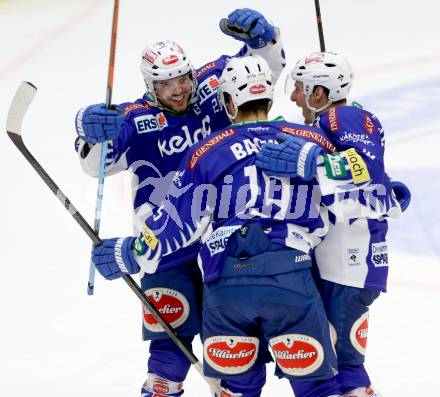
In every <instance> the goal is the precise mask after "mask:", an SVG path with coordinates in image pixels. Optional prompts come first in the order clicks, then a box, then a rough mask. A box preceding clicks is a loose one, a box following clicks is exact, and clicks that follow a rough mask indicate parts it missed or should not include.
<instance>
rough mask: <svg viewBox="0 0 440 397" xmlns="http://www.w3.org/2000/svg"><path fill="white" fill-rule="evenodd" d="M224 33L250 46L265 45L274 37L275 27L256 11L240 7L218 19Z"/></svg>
mask: <svg viewBox="0 0 440 397" xmlns="http://www.w3.org/2000/svg"><path fill="white" fill-rule="evenodd" d="M220 29H221V31H222V32H223V33H224V34H227V35H228V36H232V37H233V38H234V39H236V40H240V41H244V42H245V43H246V44H247V45H248V46H249V47H251V48H261V47H265V46H266V45H267V44H269V43H271V42H273V41H274V40H275V37H276V32H275V27H274V26H273V25H271V24H270V23H269V22H268V21H267V19H266V18H265V17H264V16H263V15H262V14H260V13H259V12H258V11H255V10H251V9H249V8H240V9H238V10H235V11H234V12H232V13H231V14H229V16H228V18H223V19H221V20H220Z"/></svg>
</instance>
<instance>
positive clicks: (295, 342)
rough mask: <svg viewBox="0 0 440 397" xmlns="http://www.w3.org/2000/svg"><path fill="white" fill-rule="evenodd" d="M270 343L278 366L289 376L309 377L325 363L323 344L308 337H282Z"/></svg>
mask: <svg viewBox="0 0 440 397" xmlns="http://www.w3.org/2000/svg"><path fill="white" fill-rule="evenodd" d="M269 343H270V347H271V348H272V352H273V354H274V356H275V360H276V362H277V364H278V365H279V366H280V368H281V370H282V371H283V372H284V373H286V374H288V375H293V376H304V375H309V374H311V373H313V372H314V371H316V370H317V369H318V368H319V367H320V366H321V365H322V363H323V361H324V350H323V348H322V346H321V344H320V343H319V342H318V341H317V340H316V339H315V338H312V337H311V336H308V335H302V334H288V335H282V336H278V337H276V338H272V339H271V340H270V341H269Z"/></svg>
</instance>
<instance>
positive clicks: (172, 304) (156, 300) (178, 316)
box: [143, 288, 190, 332]
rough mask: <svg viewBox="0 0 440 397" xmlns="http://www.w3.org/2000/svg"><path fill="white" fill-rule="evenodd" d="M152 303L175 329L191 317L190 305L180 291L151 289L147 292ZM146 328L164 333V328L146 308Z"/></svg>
mask: <svg viewBox="0 0 440 397" xmlns="http://www.w3.org/2000/svg"><path fill="white" fill-rule="evenodd" d="M145 293H146V295H147V296H148V298H149V299H150V301H151V303H152V304H153V305H154V306H155V307H156V308H157V310H158V311H159V313H160V314H161V315H162V317H163V318H164V320H165V321H166V322H167V323H168V324H170V325H171V326H172V327H173V328H177V327H179V326H180V325H182V324H183V323H184V322H185V321H186V319H187V318H188V316H189V312H190V308H189V303H188V301H187V299H186V298H185V296H183V294H181V293H180V292H179V291H176V290H174V289H171V288H150V289H148V290H147V291H145ZM143 310H144V326H145V328H146V329H148V330H149V331H151V332H163V329H162V326H161V325H160V324H159V323H158V321H157V320H156V319H155V318H154V317H153V315H152V314H151V312H150V311H149V310H148V309H147V308H146V307H145V306H144V308H143Z"/></svg>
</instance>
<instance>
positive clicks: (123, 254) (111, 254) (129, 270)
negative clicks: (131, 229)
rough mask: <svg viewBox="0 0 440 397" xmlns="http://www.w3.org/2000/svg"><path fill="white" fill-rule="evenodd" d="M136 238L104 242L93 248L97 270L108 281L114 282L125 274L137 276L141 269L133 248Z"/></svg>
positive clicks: (112, 239) (93, 257)
mask: <svg viewBox="0 0 440 397" xmlns="http://www.w3.org/2000/svg"><path fill="white" fill-rule="evenodd" d="M134 240H135V238H134V237H127V238H111V239H106V240H102V245H100V246H98V247H95V248H93V251H92V260H93V263H94V264H95V267H96V269H97V270H98V272H99V273H100V274H101V276H102V277H104V278H105V279H106V280H114V279H116V278H119V277H122V276H123V275H124V274H135V273H137V272H139V270H140V267H139V265H138V264H137V263H136V261H135V259H134V256H133V252H132V249H131V246H132V244H133V241H134Z"/></svg>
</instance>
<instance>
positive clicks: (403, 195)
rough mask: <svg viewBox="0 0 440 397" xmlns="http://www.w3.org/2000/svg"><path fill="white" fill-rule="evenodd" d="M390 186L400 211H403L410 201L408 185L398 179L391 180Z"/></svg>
mask: <svg viewBox="0 0 440 397" xmlns="http://www.w3.org/2000/svg"><path fill="white" fill-rule="evenodd" d="M391 186H392V188H393V193H394V195H395V197H396V199H397V201H398V202H399V204H400V208H401V209H402V212H405V210H406V209H407V208H408V206H409V203H410V202H411V192H410V191H409V189H408V186H406V185H405V184H404V183H403V182H399V181H391Z"/></svg>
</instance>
